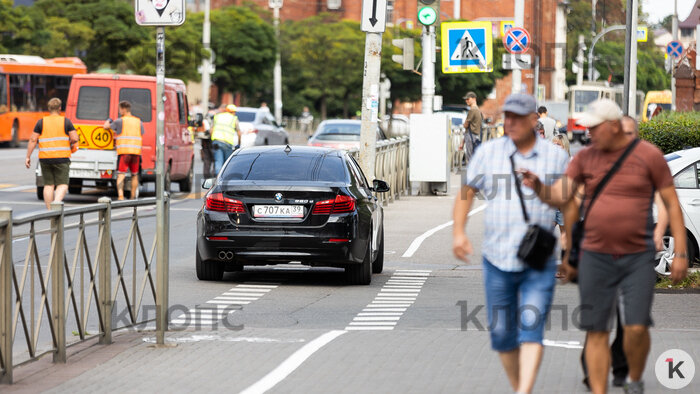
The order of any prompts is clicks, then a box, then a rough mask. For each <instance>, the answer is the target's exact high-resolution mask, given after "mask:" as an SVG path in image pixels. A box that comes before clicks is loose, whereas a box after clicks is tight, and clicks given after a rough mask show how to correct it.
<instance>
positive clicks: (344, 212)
mask: <svg viewBox="0 0 700 394" xmlns="http://www.w3.org/2000/svg"><path fill="white" fill-rule="evenodd" d="M203 186H204V187H205V188H209V191H208V192H207V194H206V196H205V198H204V205H203V206H202V209H201V210H200V211H199V213H198V215H197V253H196V265H197V277H198V278H199V279H200V280H221V279H222V277H223V275H224V272H225V271H241V270H242V269H243V267H244V266H245V265H267V264H280V263H288V262H291V261H300V262H301V263H302V264H306V265H310V266H325V267H342V268H344V269H345V275H346V278H347V281H348V282H349V283H350V284H363V285H367V284H369V283H370V282H371V280H372V273H380V272H382V269H383V265H384V224H383V223H384V214H383V211H382V207H381V204H380V203H379V202H378V201H377V197H376V195H375V194H376V193H382V192H387V191H388V190H389V187H388V185H387V183H386V182H384V181H380V180H375V181H374V182H373V183H372V184H370V183H368V182H367V179H366V178H365V176H364V174H363V173H362V170H361V169H360V166H359V165H358V164H357V162H356V161H355V159H354V158H353V157H352V156H350V155H349V154H348V153H347V152H345V151H340V150H333V149H327V148H316V147H302V146H293V147H290V146H286V147H285V146H260V147H250V148H243V149H239V150H237V151H235V152H234V153H233V154H232V155H231V157H230V158H229V160H228V161H227V162H226V163H225V165H224V167H223V168H222V169H221V171H220V172H219V175H218V177H217V178H216V180H214V181H213V182H211V181H205V184H204V185H203Z"/></svg>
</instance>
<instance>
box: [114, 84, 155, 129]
mask: <svg viewBox="0 0 700 394" xmlns="http://www.w3.org/2000/svg"><path fill="white" fill-rule="evenodd" d="M122 101H128V102H130V103H131V114H132V115H134V116H136V117H137V118H139V119H141V121H142V122H150V121H151V91H150V90H148V89H136V88H122V89H120V90H119V102H122Z"/></svg>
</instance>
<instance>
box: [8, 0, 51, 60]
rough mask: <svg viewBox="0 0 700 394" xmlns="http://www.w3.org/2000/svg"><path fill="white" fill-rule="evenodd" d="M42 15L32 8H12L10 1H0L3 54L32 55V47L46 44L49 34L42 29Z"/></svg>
mask: <svg viewBox="0 0 700 394" xmlns="http://www.w3.org/2000/svg"><path fill="white" fill-rule="evenodd" d="M43 19H44V16H43V14H42V13H41V12H40V11H38V10H36V9H34V8H33V7H24V6H19V7H13V2H12V0H1V1H0V33H2V35H1V36H0V49H1V50H2V51H3V52H5V53H16V54H32V53H31V49H30V48H32V47H38V46H41V45H42V44H44V43H47V42H48V40H49V38H50V33H49V32H48V31H46V30H45V29H44V28H43Z"/></svg>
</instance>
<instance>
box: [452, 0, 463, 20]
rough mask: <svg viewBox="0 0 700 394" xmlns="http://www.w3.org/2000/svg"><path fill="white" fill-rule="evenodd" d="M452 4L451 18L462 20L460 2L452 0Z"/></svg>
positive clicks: (460, 0) (459, 0)
mask: <svg viewBox="0 0 700 394" xmlns="http://www.w3.org/2000/svg"><path fill="white" fill-rule="evenodd" d="M452 1H453V2H454V4H453V6H454V7H453V8H452V18H453V19H462V0H452Z"/></svg>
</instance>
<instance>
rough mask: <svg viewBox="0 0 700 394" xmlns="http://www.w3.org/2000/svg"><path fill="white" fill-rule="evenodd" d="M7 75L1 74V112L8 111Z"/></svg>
mask: <svg viewBox="0 0 700 394" xmlns="http://www.w3.org/2000/svg"><path fill="white" fill-rule="evenodd" d="M8 110H9V108H7V75H5V74H0V114H4V113H5V112H7V111H8Z"/></svg>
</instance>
